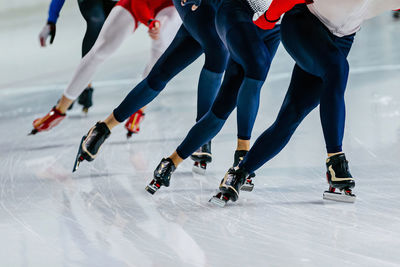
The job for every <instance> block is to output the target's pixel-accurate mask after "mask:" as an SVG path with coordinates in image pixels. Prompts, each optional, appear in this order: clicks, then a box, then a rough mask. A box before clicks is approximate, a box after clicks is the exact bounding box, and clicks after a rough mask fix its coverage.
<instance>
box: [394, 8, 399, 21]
mask: <svg viewBox="0 0 400 267" xmlns="http://www.w3.org/2000/svg"><path fill="white" fill-rule="evenodd" d="M393 18H395V19H398V18H400V10H395V11H393Z"/></svg>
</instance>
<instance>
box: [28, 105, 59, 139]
mask: <svg viewBox="0 0 400 267" xmlns="http://www.w3.org/2000/svg"><path fill="white" fill-rule="evenodd" d="M63 119H65V113H64V114H63V113H61V112H60V111H58V110H57V109H56V107H53V108H52V109H51V110H50V112H49V113H47V115H46V116H44V117H42V118H38V119H36V120H34V121H33V123H32V124H33V130H32V131H31V132H30V134H29V135H35V134H37V133H38V132H43V131H49V130H51V129H52V128H54V127H55V126H57V125H58V124H59V123H60V122H61V121H62V120H63Z"/></svg>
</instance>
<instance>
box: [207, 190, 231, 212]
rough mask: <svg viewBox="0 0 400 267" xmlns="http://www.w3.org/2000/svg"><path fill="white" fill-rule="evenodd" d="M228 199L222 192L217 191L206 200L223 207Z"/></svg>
mask: <svg viewBox="0 0 400 267" xmlns="http://www.w3.org/2000/svg"><path fill="white" fill-rule="evenodd" d="M228 201H229V198H228V197H227V196H225V195H224V194H222V193H221V192H219V193H218V194H216V195H215V196H213V197H212V198H210V200H209V201H208V202H211V203H213V204H215V205H217V206H219V207H221V208H223V207H225V205H226V203H227V202H228Z"/></svg>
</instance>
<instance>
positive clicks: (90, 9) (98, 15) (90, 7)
mask: <svg viewBox="0 0 400 267" xmlns="http://www.w3.org/2000/svg"><path fill="white" fill-rule="evenodd" d="M78 4H79V10H80V11H81V14H82V16H83V18H84V19H85V20H86V22H87V23H88V26H97V25H100V27H101V25H102V24H103V23H104V21H105V19H106V14H105V13H104V9H103V2H102V0H78Z"/></svg>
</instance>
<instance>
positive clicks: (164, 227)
mask: <svg viewBox="0 0 400 267" xmlns="http://www.w3.org/2000/svg"><path fill="white" fill-rule="evenodd" d="M67 2H68V1H67ZM46 10H47V8H46V7H42V8H41V9H40V8H37V9H30V10H23V11H18V12H14V13H11V14H3V16H0V51H1V53H2V55H1V56H0V58H1V60H0V183H1V184H0V237H1V238H0V247H1V249H0V255H1V256H0V266H21V267H26V266H41V267H44V266H51V267H56V266H68V267H69V266H85V267H86V266H90V267H91V266H105V267H111V266H113V267H114V266H118V267H119V266H163V267H164V266H341V267H345V266H400V253H399V251H400V197H399V192H400V181H399V159H400V88H399V82H400V52H399V42H400V37H399V36H400V35H399V32H400V21H394V20H393V19H392V18H391V16H390V14H385V15H383V16H381V17H379V18H377V19H374V20H372V21H369V22H367V23H365V25H364V27H363V29H362V31H361V32H359V33H358V34H357V37H356V41H355V44H354V46H353V50H352V51H351V53H350V56H349V61H350V66H351V69H352V72H351V75H350V80H349V84H348V90H347V94H346V100H347V124H346V133H345V141H344V149H345V151H346V154H347V157H348V159H349V161H350V168H351V171H352V174H353V176H354V177H355V178H356V188H355V190H354V193H355V194H356V195H357V201H356V203H355V204H347V203H337V202H327V201H323V200H322V193H323V191H324V190H326V189H327V184H326V181H325V166H324V164H325V154H324V153H325V149H324V141H323V136H322V131H321V126H320V121H319V115H318V110H315V111H313V112H312V114H310V116H309V117H308V118H307V119H306V120H305V121H304V123H303V124H302V125H301V126H300V127H299V129H298V130H297V132H296V134H295V135H294V137H293V139H292V140H291V142H290V143H289V145H288V146H287V147H286V148H285V149H284V150H283V152H282V153H281V154H280V155H278V156H277V157H276V158H275V159H273V160H272V161H271V162H269V163H268V164H266V165H265V166H264V167H263V168H261V169H260V170H259V171H258V172H257V177H256V179H255V184H256V185H255V189H254V191H253V192H251V193H246V192H243V193H242V194H241V196H240V199H239V201H238V202H236V203H230V204H228V205H227V206H226V207H225V208H219V207H216V206H213V205H211V204H210V203H208V200H209V198H210V197H211V196H212V195H213V194H214V193H215V192H216V188H217V187H218V184H219V181H220V179H221V178H222V177H223V175H224V173H225V171H226V170H227V169H228V168H229V166H230V165H231V164H232V162H233V152H234V147H235V144H236V141H235V138H236V118H235V116H236V114H235V113H233V114H232V116H231V118H230V119H229V120H228V122H227V123H226V125H225V127H224V128H223V130H222V131H221V133H220V134H219V135H218V136H217V137H216V138H215V140H214V142H213V156H214V159H213V163H212V164H211V165H210V166H209V170H208V172H207V175H206V176H199V175H196V174H193V173H192V171H191V168H192V162H191V161H190V160H187V161H186V162H184V163H183V164H182V165H181V166H180V167H179V168H178V170H177V171H176V172H175V173H174V175H173V178H172V182H171V183H172V184H171V186H170V187H169V188H162V189H161V190H160V191H158V192H157V193H156V194H155V195H154V196H151V195H149V194H148V193H147V192H145V190H144V188H145V186H146V185H147V183H148V182H149V181H150V180H151V177H152V172H153V170H154V168H155V167H156V166H157V164H158V162H159V160H160V159H161V158H162V157H164V156H168V155H169V154H170V153H171V152H172V151H173V150H174V149H175V148H176V146H177V145H178V144H179V143H180V141H181V140H182V139H183V137H184V136H185V134H186V133H187V131H188V130H189V129H190V127H191V126H192V125H193V122H194V119H195V105H196V83H197V78H198V73H199V70H200V67H201V64H202V62H203V59H200V60H199V61H197V62H196V63H195V64H193V65H192V66H191V67H190V68H189V69H188V70H186V71H184V72H182V73H181V74H180V75H179V76H178V77H176V78H175V79H174V80H173V81H172V82H171V83H170V84H169V85H168V86H167V88H166V89H165V90H164V92H163V93H162V94H161V95H160V96H159V98H158V99H157V100H156V101H154V102H153V103H152V104H151V105H150V106H149V108H148V110H147V115H146V119H145V121H144V122H143V124H142V131H141V133H140V134H139V135H135V136H134V137H133V138H132V139H131V140H127V139H126V137H125V130H124V128H123V127H122V126H120V127H118V128H115V130H114V131H113V134H112V136H111V137H110V138H109V139H108V140H107V142H106V143H105V145H104V146H103V147H102V150H101V152H100V154H99V156H98V158H97V159H96V160H95V161H94V162H92V163H87V162H84V163H82V164H81V167H80V169H79V170H78V171H77V172H76V173H74V174H72V173H71V169H72V165H73V161H74V157H75V154H76V152H77V148H78V143H79V140H80V138H81V137H82V135H83V134H85V133H86V132H87V131H88V129H89V128H90V127H91V126H92V125H93V124H94V123H95V122H96V121H98V120H100V119H103V118H105V117H106V116H107V115H108V114H109V113H110V112H111V111H112V109H113V108H114V107H115V106H116V105H117V104H118V103H119V102H120V101H121V100H122V99H123V97H124V96H125V95H126V94H127V92H128V91H129V90H130V89H131V88H132V87H133V86H134V85H135V84H137V82H138V81H139V79H140V74H141V72H142V70H143V69H144V62H145V61H146V60H147V55H148V51H149V48H148V44H149V40H148V37H147V36H146V31H145V29H140V30H139V31H138V32H136V33H135V34H134V35H133V36H132V37H131V38H129V40H128V41H127V42H126V43H125V44H124V45H123V46H122V48H121V49H120V50H119V51H118V53H116V54H115V56H113V58H111V59H110V60H109V61H107V62H106V63H105V64H104V65H103V66H102V67H101V69H100V70H99V72H98V73H97V75H96V77H95V79H94V81H95V82H94V86H95V95H94V102H95V105H94V107H93V108H92V109H91V110H90V112H89V115H88V116H84V115H83V114H82V113H81V112H80V108H79V107H77V106H75V108H74V110H73V111H71V112H70V113H69V116H68V117H67V119H65V120H64V121H63V122H62V123H61V125H59V126H58V127H57V128H55V129H54V130H53V131H51V132H46V133H40V134H38V135H36V136H27V134H28V132H30V130H31V123H32V121H33V119H35V118H37V117H39V116H42V115H44V114H45V113H47V112H48V111H49V109H50V108H51V107H52V105H54V104H55V103H56V101H57V99H58V97H59V96H60V95H61V93H62V90H63V88H64V87H65V85H66V83H67V82H68V79H69V78H70V77H71V76H72V72H73V70H74V67H75V66H76V65H77V63H78V62H79V53H80V41H81V39H82V35H83V32H84V23H83V19H82V18H81V17H80V14H79V11H78V9H77V6H76V3H75V1H70V2H69V3H68V4H67V7H66V8H65V10H63V13H62V17H61V19H60V21H59V24H58V25H57V27H58V28H57V31H58V32H57V37H56V40H55V44H54V45H53V46H52V47H49V48H47V49H40V48H39V45H38V41H37V34H38V32H39V31H40V30H41V27H42V26H43V25H42V24H43V23H44V22H45V16H46V12H45V11H46ZM292 67H293V62H292V61H291V59H290V58H289V56H288V55H287V54H286V52H285V51H284V49H282V47H281V48H280V49H279V52H278V54H277V56H276V58H275V61H274V63H273V66H272V69H271V72H270V75H269V77H268V79H267V82H266V84H265V86H264V88H263V91H262V97H261V106H260V110H259V115H258V118H257V122H256V125H255V130H254V133H253V140H254V139H255V138H256V137H257V136H258V135H259V134H260V133H261V132H262V131H263V130H264V129H266V128H267V127H268V126H269V125H270V124H271V123H272V122H273V120H274V118H275V116H276V115H277V112H278V109H279V106H280V104H281V102H282V100H283V97H284V94H285V91H286V89H287V86H288V83H289V76H290V72H291V69H292Z"/></svg>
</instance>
